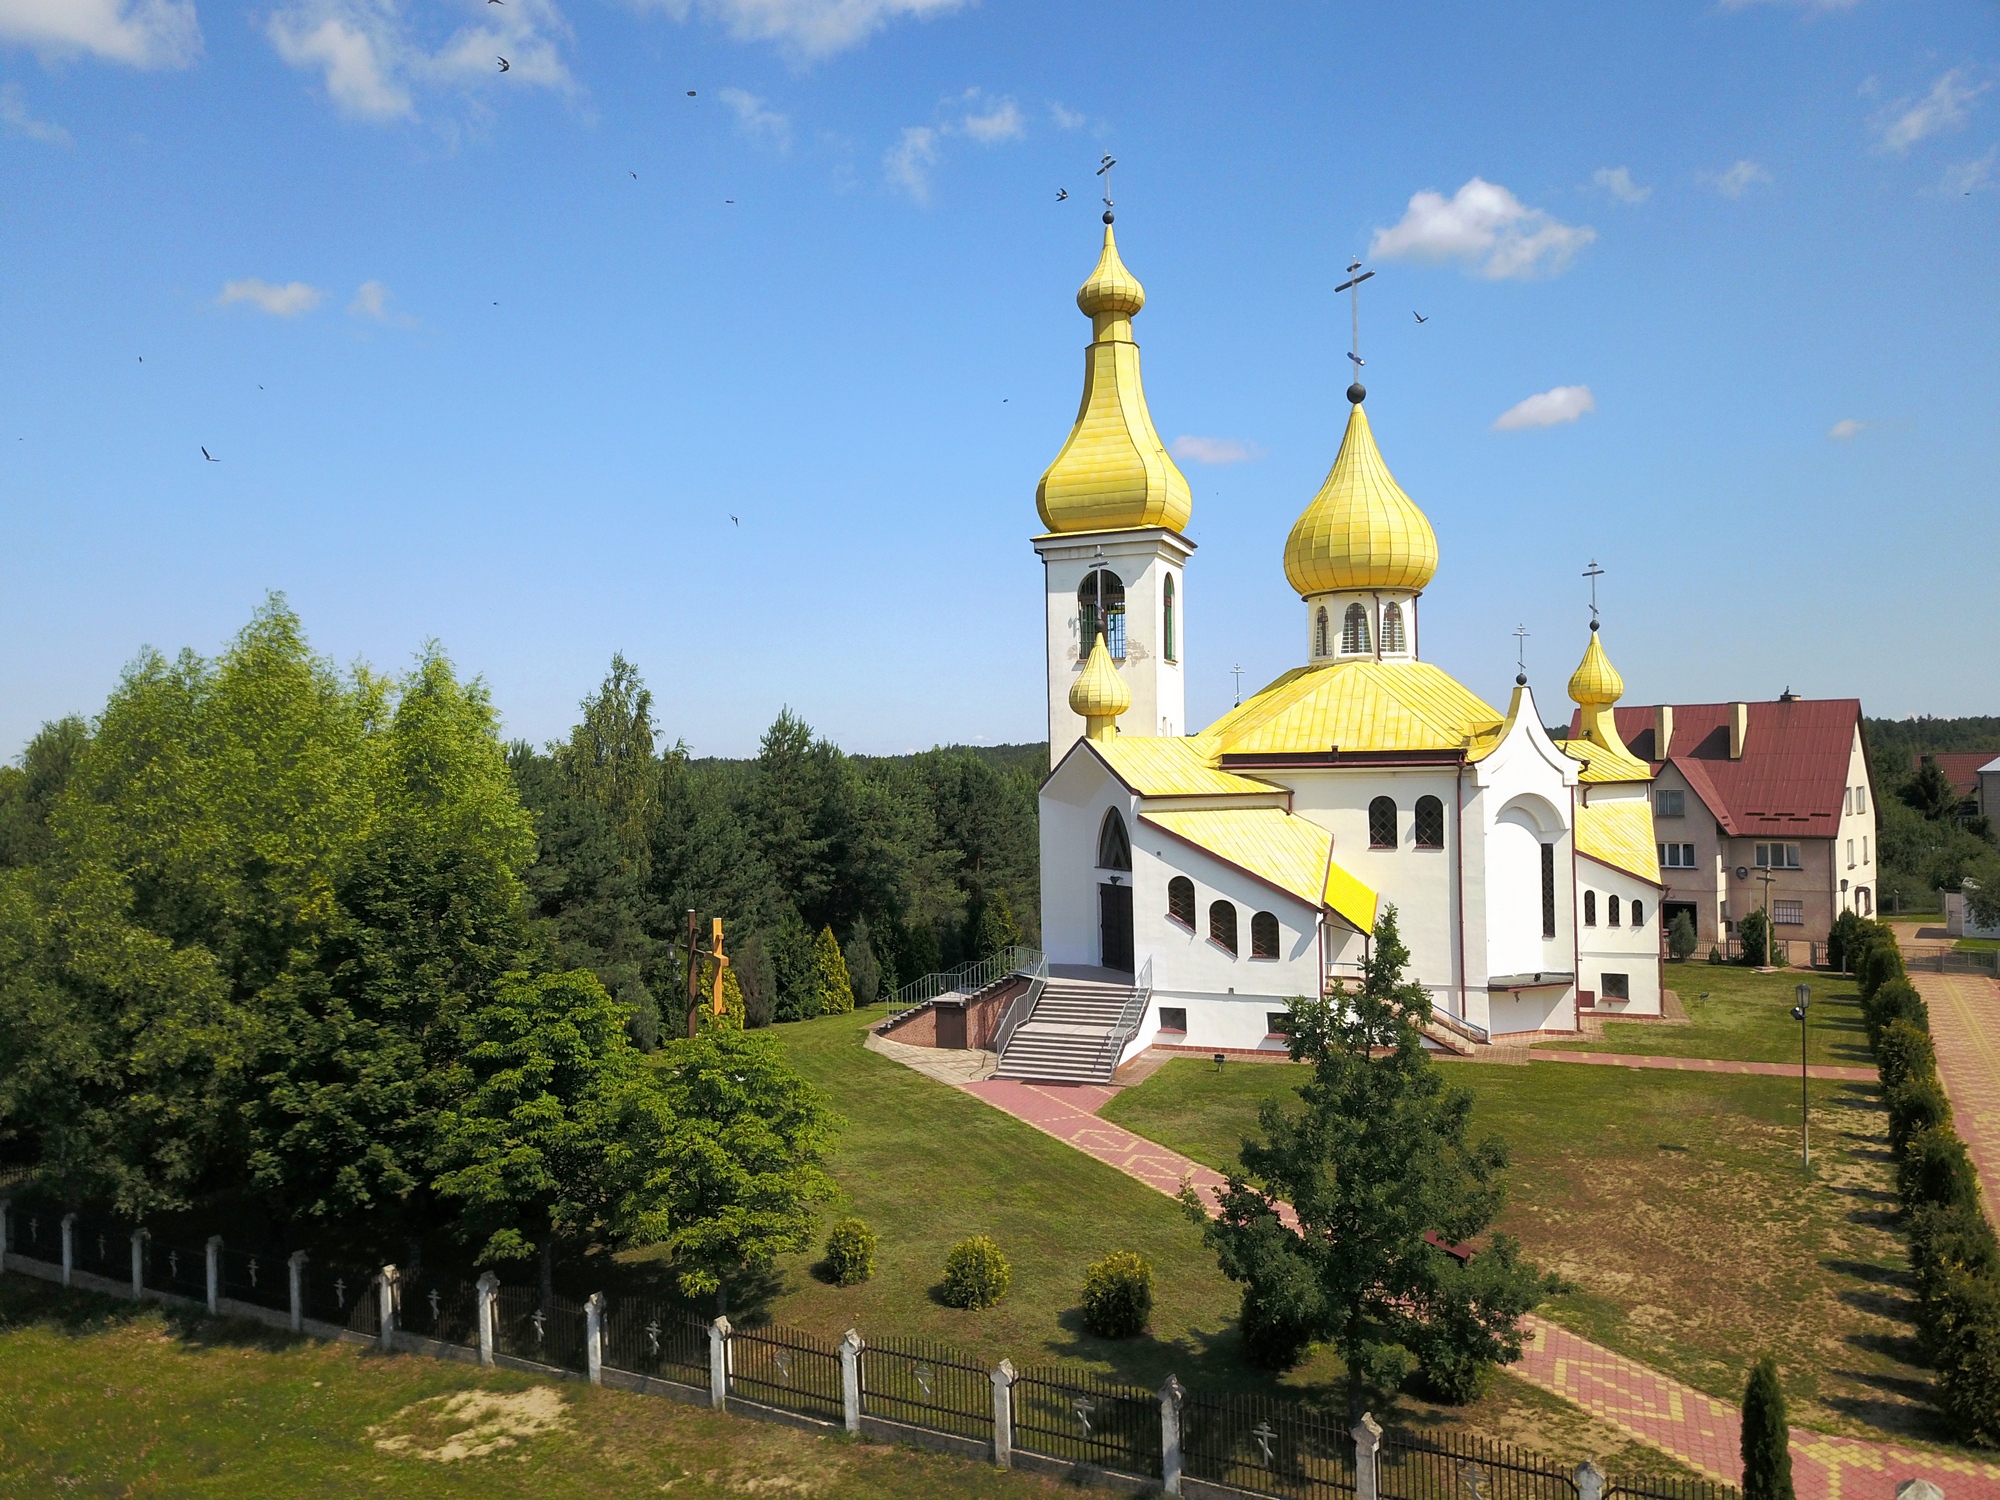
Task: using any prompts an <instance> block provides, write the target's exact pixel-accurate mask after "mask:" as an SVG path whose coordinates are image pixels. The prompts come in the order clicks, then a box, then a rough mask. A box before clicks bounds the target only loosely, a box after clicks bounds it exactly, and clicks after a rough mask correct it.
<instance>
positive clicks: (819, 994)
mask: <svg viewBox="0 0 2000 1500" xmlns="http://www.w3.org/2000/svg"><path fill="white" fill-rule="evenodd" d="M813 969H814V980H813V992H814V996H815V1004H816V1005H817V1007H818V1013H819V1014H820V1015H823V1016H844V1015H846V1014H847V1013H848V1012H850V1011H852V1010H853V1009H854V985H853V982H852V981H851V980H850V979H849V978H848V974H847V960H846V958H844V957H843V956H842V955H841V952H840V944H839V942H837V941H836V940H835V938H834V936H833V929H832V928H831V927H822V928H820V930H819V936H818V937H817V938H815V939H814V940H813Z"/></svg>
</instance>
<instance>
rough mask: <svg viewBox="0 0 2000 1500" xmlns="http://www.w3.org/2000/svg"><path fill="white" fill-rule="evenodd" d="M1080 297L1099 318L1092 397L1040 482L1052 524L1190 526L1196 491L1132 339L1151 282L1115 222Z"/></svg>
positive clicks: (1091, 362) (1092, 351) (1086, 396)
mask: <svg viewBox="0 0 2000 1500" xmlns="http://www.w3.org/2000/svg"><path fill="white" fill-rule="evenodd" d="M1076 305H1077V306H1078V307H1079V308H1081V309H1082V310H1083V311H1084V313H1085V314H1086V315H1088V317H1089V318H1090V324H1091V343H1090V347H1089V348H1088V349H1086V350H1085V351H1084V357H1083V400H1082V402H1081V403H1080V404H1079V405H1078V407H1077V413H1076V423H1075V425H1074V426H1073V427H1071V428H1070V434H1069V440H1068V441H1067V442H1065V443H1064V444H1063V446H1062V451H1061V452H1060V453H1058V454H1057V455H1056V459H1055V462H1054V463H1052V464H1050V465H1049V467H1048V469H1047V471H1046V472H1045V473H1043V475H1042V480H1041V483H1040V484H1039V485H1037V486H1036V488H1035V507H1036V509H1037V510H1039V511H1040V512H1041V516H1042V524H1043V525H1044V526H1046V527H1048V529H1049V530H1050V531H1054V532H1075V531H1124V530H1131V529H1134V528H1136V527H1141V526H1164V527H1166V528H1167V529H1168V530H1170V531H1184V530H1186V529H1187V523H1188V518H1189V516H1191V515H1192V514H1193V513H1194V497H1193V495H1192V494H1191V493H1190V491H1189V490H1188V482H1187V479H1186V477H1185V476H1184V475H1182V473H1181V471H1180V470H1179V469H1178V468H1177V467H1175V465H1174V461H1173V459H1172V458H1171V457H1170V456H1169V455H1168V453H1167V449H1166V445H1165V444H1164V443H1162V442H1161V441H1160V435H1159V433H1158V432H1156V431H1154V430H1153V417H1152V414H1151V413H1150V412H1149V411H1147V409H1146V391H1145V387H1144V386H1143V385H1141V383H1140V380H1139V346H1138V345H1137V344H1135V343H1134V342H1133V341H1132V315H1133V314H1134V313H1136V312H1138V311H1139V309H1140V308H1142V307H1144V306H1145V305H1146V289H1145V288H1144V287H1142V286H1140V285H1139V281H1138V278H1137V277H1135V276H1134V275H1133V274H1132V273H1131V272H1130V271H1128V270H1126V269H1125V263H1124V262H1123V261H1122V260H1120V259H1119V258H1118V242H1117V241H1116V240H1115V239H1114V238H1113V237H1112V234H1111V226H1110V225H1109V224H1106V225H1105V226H1104V251H1103V253H1102V254H1101V255H1100V256H1099V257H1098V260H1097V269H1096V270H1094V271H1092V272H1091V273H1090V279H1089V280H1087V281H1085V282H1084V284H1083V286H1082V287H1081V289H1079V290H1078V292H1077V294H1076Z"/></svg>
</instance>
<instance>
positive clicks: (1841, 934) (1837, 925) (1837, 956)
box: [1826, 911, 1865, 973]
mask: <svg viewBox="0 0 2000 1500" xmlns="http://www.w3.org/2000/svg"><path fill="white" fill-rule="evenodd" d="M1864 931H1865V928H1864V927H1863V924H1862V921H1861V917H1860V915H1859V914H1858V913H1856V912H1853V911H1844V912H1842V913H1841V914H1840V915H1839V916H1838V917H1836V918H1835V919H1834V923H1833V926H1832V928H1831V929H1830V930H1829V931H1828V932H1827V935H1826V961H1827V965H1828V967H1830V968H1835V969H1839V970H1840V971H1841V972H1842V973H1845V972H1846V971H1847V965H1848V961H1849V959H1850V958H1852V957H1854V956H1856V955H1858V954H1859V953H1860V951H1861V937H1862V933H1863V932H1864Z"/></svg>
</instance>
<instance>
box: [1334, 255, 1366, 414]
mask: <svg viewBox="0 0 2000 1500" xmlns="http://www.w3.org/2000/svg"><path fill="white" fill-rule="evenodd" d="M1356 271H1361V262H1360V261H1358V260H1356V261H1350V262H1349V263H1348V267H1347V277H1348V279H1347V280H1345V281H1343V282H1341V284H1340V285H1339V286H1337V287H1335V288H1334V289H1333V294H1334V295H1335V296H1336V297H1337V296H1339V295H1340V294H1341V293H1342V292H1351V293H1353V298H1352V301H1353V304H1354V306H1353V312H1354V348H1353V349H1352V350H1350V351H1349V353H1348V356H1347V357H1348V358H1349V359H1351V360H1353V361H1354V383H1355V384H1356V385H1359V384H1360V383H1361V366H1362V365H1363V364H1364V363H1366V361H1364V360H1363V359H1362V358H1361V283H1362V282H1364V281H1366V280H1367V279H1368V278H1369V277H1370V276H1373V275H1374V274H1375V273H1374V272H1373V271H1361V274H1360V275H1359V276H1356V275H1355V274H1354V273H1355V272H1356Z"/></svg>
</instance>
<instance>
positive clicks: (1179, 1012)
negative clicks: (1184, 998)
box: [1160, 1005, 1187, 1035]
mask: <svg viewBox="0 0 2000 1500" xmlns="http://www.w3.org/2000/svg"><path fill="white" fill-rule="evenodd" d="M1160 1030H1162V1031H1178V1032H1180V1033H1182V1034H1183V1035H1185V1034H1186V1033H1187V1007H1186V1006H1185V1005H1162V1006H1161V1007H1160Z"/></svg>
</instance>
